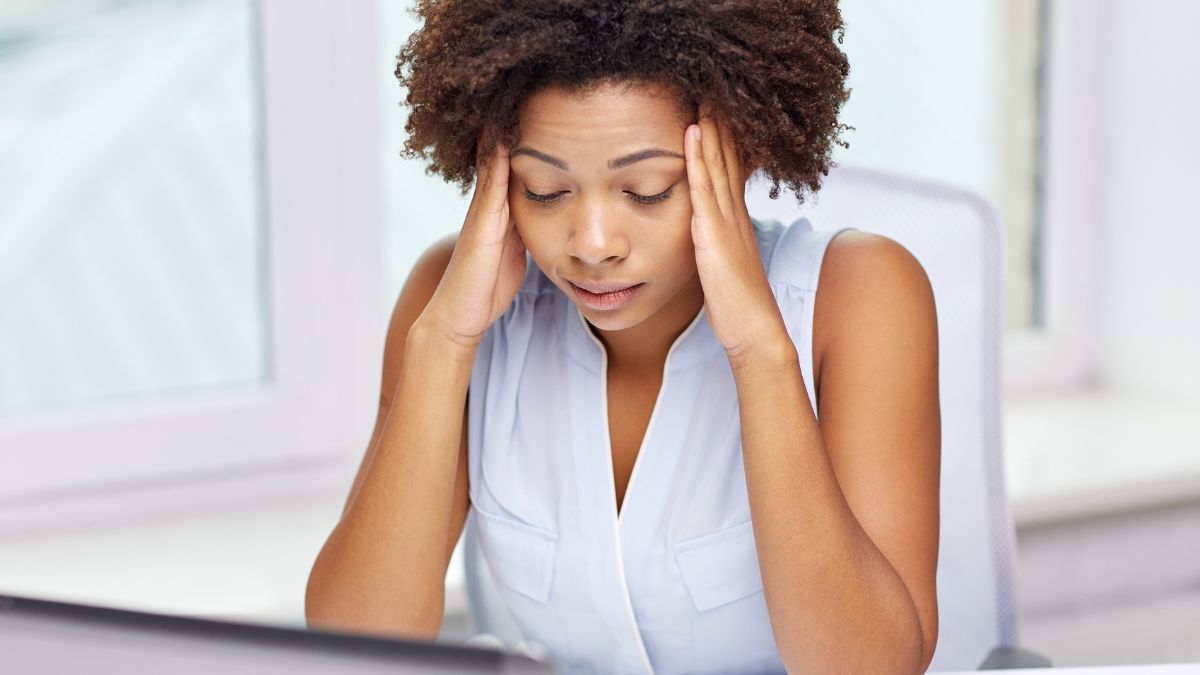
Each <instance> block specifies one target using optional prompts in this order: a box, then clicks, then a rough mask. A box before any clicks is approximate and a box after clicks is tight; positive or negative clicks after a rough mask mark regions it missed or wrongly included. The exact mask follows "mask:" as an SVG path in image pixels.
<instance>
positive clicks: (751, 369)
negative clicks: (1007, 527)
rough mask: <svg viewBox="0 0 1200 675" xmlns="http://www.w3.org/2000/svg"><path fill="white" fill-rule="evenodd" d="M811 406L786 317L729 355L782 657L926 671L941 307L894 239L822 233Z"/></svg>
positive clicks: (799, 666) (824, 664)
mask: <svg viewBox="0 0 1200 675" xmlns="http://www.w3.org/2000/svg"><path fill="white" fill-rule="evenodd" d="M820 283H821V289H822V290H821V291H820V292H819V293H818V295H817V300H816V310H815V311H816V314H815V317H814V319H813V331H814V344H816V342H818V341H819V342H822V343H823V344H825V345H827V347H826V350H825V351H824V354H823V357H822V359H821V360H822V362H823V363H822V365H821V366H820V368H819V372H820V375H819V378H818V380H817V391H816V393H817V397H818V399H819V405H820V412H821V418H820V424H819V425H818V422H817V420H816V418H815V417H814V415H813V412H812V407H811V406H810V402H809V400H808V392H807V391H806V389H805V385H804V380H803V375H802V373H801V372H800V368H799V362H798V359H797V353H796V350H795V346H794V345H793V344H792V342H791V339H790V338H789V337H788V335H787V334H786V332H783V330H782V329H781V332H780V334H779V335H778V336H776V338H775V339H774V340H771V339H767V338H765V337H764V338H763V339H762V340H761V341H760V345H761V347H762V349H761V351H760V352H759V353H757V354H751V355H750V356H749V357H748V358H746V359H745V361H744V362H743V363H741V364H740V366H739V367H736V368H735V380H736V383H737V392H738V402H739V404H740V410H741V421H742V439H743V453H744V459H745V465H746V483H747V487H748V489H749V492H750V511H751V514H752V517H753V520H754V536H755V541H756V544H757V546H758V552H759V564H760V565H761V567H762V575H763V587H764V592H765V594H766V600H767V609H768V613H769V614H770V615H771V626H772V629H773V630H774V632H775V638H776V641H777V642H778V645H779V650H780V655H781V657H782V658H783V662H784V664H785V666H786V667H787V669H788V671H789V672H822V673H826V672H828V673H832V672H853V673H923V672H925V669H926V668H928V667H929V663H930V661H931V660H932V658H933V651H934V648H935V646H936V644H937V634H938V615H937V592H936V576H937V551H938V519H939V504H938V485H939V476H940V457H941V422H940V417H939V415H940V412H939V405H938V400H939V398H938V397H939V394H938V388H937V387H938V378H937V373H938V366H937V358H938V355H937V318H936V313H935V306H934V298H933V293H932V289H931V287H930V285H929V282H928V279H927V278H926V276H925V273H924V270H923V269H922V268H921V266H920V263H918V262H917V261H916V259H915V258H914V257H912V255H911V254H910V253H909V252H908V251H907V250H905V249H904V248H903V247H901V246H900V245H899V244H897V243H896V242H894V241H892V240H889V239H887V238H884V237H879V236H877V235H869V234H866V233H859V232H846V233H843V234H841V235H839V236H837V237H835V238H834V239H833V240H832V241H831V242H830V244H829V249H828V251H827V253H826V256H825V262H824V265H823V268H822V271H821V282H820Z"/></svg>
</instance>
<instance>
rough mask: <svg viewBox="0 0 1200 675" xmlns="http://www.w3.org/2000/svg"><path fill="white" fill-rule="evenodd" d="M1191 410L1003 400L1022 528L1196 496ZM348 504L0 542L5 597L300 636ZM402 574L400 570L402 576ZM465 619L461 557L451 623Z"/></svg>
mask: <svg viewBox="0 0 1200 675" xmlns="http://www.w3.org/2000/svg"><path fill="white" fill-rule="evenodd" d="M1195 410H1196V406H1195V405H1188V404H1187V403H1185V402H1181V401H1175V400H1161V399H1155V398H1152V397H1149V396H1138V395H1131V394H1121V393H1114V392H1104V391H1094V392H1075V393H1070V394H1056V395H1043V396H1036V397H1033V396H1030V397H1023V398H1021V399H1019V400H1010V401H1007V402H1006V412H1005V444H1006V449H1007V452H1006V471H1007V480H1008V489H1009V495H1010V497H1011V499H1012V501H1013V511H1014V518H1015V520H1016V523H1017V526H1018V527H1021V526H1030V525H1037V524H1041V523H1047V522H1053V521H1060V520H1069V519H1073V518H1081V517H1087V516H1091V515H1098V514H1103V513H1112V512H1114V511H1120V510H1132V509H1140V508H1148V507H1153V506H1156V505H1162V504H1165V503H1172V502H1176V501H1181V500H1185V499H1196V498H1200V452H1198V451H1197V450H1200V429H1198V428H1197V426H1196V425H1195V424H1194V423H1192V421H1191V420H1192V417H1193V416H1194V413H1195ZM344 497H345V495H344V493H343V491H342V490H340V489H339V490H337V491H336V492H332V493H329V494H328V495H327V496H325V497H320V498H311V497H308V498H304V499H292V500H289V501H281V502H278V503H276V504H273V505H257V506H246V505H242V506H238V507H236V508H230V509H229V510H227V511H224V512H214V511H209V512H205V513H203V514H200V515H191V516H174V517H170V518H165V519H160V520H159V521H158V522H150V523H147V522H142V523H133V524H124V525H118V526H110V527H96V526H92V527H89V528H87V529H85V530H83V531H74V532H63V531H61V530H60V531H56V532H54V533H53V534H42V535H38V534H26V535H20V536H9V537H6V538H5V539H4V540H3V541H2V542H0V593H3V592H8V593H12V594H17V595H30V596H34V597H46V598H51V599H62V600H69V601H76V602H84V603H93V604H100V605H111V606H117V607H125V608H130V609H139V610H143V611H152V612H161V613H167V614H182V615H188V616H201V617H211V618H223V619H231V620H238V621H249V622H262V623H269V624H275V625H290V626H295V627H302V626H304V589H305V586H306V584H307V581H308V573H309V570H310V569H311V567H312V563H313V560H315V558H316V555H317V553H318V552H319V551H320V549H321V546H322V545H323V544H324V543H325V538H326V537H327V536H328V535H329V532H330V531H331V530H332V528H333V526H334V524H335V523H336V522H337V517H338V514H339V513H340V512H341V508H342V503H343V499H344ZM397 573H402V572H401V571H397ZM465 609H466V599H465V590H464V580H463V568H462V547H461V545H460V546H459V548H458V549H457V550H456V551H455V553H454V557H453V559H452V560H451V564H450V569H449V571H448V573H447V577H446V615H447V616H448V617H450V616H452V615H458V616H461V615H462V613H463V612H465Z"/></svg>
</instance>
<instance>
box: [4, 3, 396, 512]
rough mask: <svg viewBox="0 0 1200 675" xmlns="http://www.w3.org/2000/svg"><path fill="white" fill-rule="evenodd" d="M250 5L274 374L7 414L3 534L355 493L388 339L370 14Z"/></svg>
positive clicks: (313, 6)
mask: <svg viewBox="0 0 1200 675" xmlns="http://www.w3.org/2000/svg"><path fill="white" fill-rule="evenodd" d="M252 6H253V8H254V10H255V11H256V13H257V16H256V21H255V23H256V26H257V33H258V34H257V35H255V36H253V37H252V38H251V39H256V40H258V41H259V56H260V70H259V73H258V74H257V79H259V80H260V83H261V87H260V93H259V96H260V100H259V101H258V103H259V104H260V111H261V112H260V117H259V119H260V123H261V131H262V140H261V153H262V155H261V156H262V167H261V174H262V178H261V180H262V187H263V191H262V193H261V194H262V195H263V199H264V202H265V209H264V211H265V213H264V214H263V218H264V221H265V223H266V231H267V232H268V235H267V237H266V239H267V241H266V242H265V245H266V250H265V252H264V253H263V254H262V257H263V258H265V260H264V264H266V265H267V269H268V270H269V276H268V278H267V279H266V282H265V285H266V288H265V289H264V293H265V302H264V307H265V310H264V311H266V312H267V314H268V319H267V326H268V328H267V330H266V334H267V336H268V338H267V339H268V340H269V343H270V344H271V354H270V355H269V360H270V361H271V363H272V365H271V366H269V367H268V368H267V369H266V370H267V372H272V373H273V381H270V382H267V383H263V384H262V385H260V386H258V387H255V388H253V389H230V390H227V391H223V392H216V393H212V394H207V395H197V396H194V397H190V398H187V399H179V400H170V401H168V400H144V401H138V402H129V403H128V404H121V405H112V406H105V407H103V408H99V407H98V408H89V409H77V410H70V411H48V412H46V413H44V414H37V415H30V416H21V417H16V418H13V419H9V420H0V463H2V464H4V465H5V466H6V467H9V468H8V470H5V471H0V533H3V534H11V533H14V532H18V531H40V530H44V529H46V528H55V527H59V526H72V527H78V526H80V525H84V524H89V523H110V522H113V521H114V520H122V519H126V518H141V517H144V516H145V514H146V513H148V512H152V513H154V514H156V515H158V514H165V513H179V512H187V511H191V510H195V509H197V508H209V507H212V506H216V505H223V506H229V505H232V504H237V503H245V502H246V501H247V500H252V501H253V500H261V499H264V498H268V497H283V496H296V495H303V494H313V493H314V492H321V493H326V492H329V491H345V490H347V489H348V486H349V484H350V480H351V479H352V477H353V471H354V468H355V466H356V465H357V461H358V460H359V459H360V458H361V456H362V453H363V451H364V449H365V446H366V444H367V443H368V442H369V437H370V434H371V431H372V428H373V424H374V420H375V415H376V412H377V410H378V394H379V369H380V363H381V357H382V354H381V351H382V344H383V337H384V334H385V330H386V322H385V319H386V317H382V316H380V315H379V312H378V308H379V306H380V297H379V296H380V294H381V293H382V288H383V276H384V275H383V260H382V255H381V249H382V239H383V237H382V222H381V220H382V216H381V208H380V186H379V185H378V178H379V167H378V142H379V130H378V111H377V108H378V98H377V93H378V92H377V86H376V82H375V81H374V73H375V72H376V70H377V69H376V67H375V66H376V63H375V61H376V59H377V55H376V52H375V45H376V36H375V32H376V25H375V21H376V16H377V12H376V10H377V8H376V5H375V3H374V2H366V3H341V2H337V1H336V0H303V1H296V2H288V3H280V2H270V1H262V2H256V3H253V5H252Z"/></svg>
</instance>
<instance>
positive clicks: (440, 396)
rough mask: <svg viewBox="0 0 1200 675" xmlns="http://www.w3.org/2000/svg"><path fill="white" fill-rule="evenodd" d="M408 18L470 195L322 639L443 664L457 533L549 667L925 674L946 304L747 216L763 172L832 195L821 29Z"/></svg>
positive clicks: (426, 124) (419, 328) (806, 10)
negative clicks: (436, 644) (755, 179)
mask: <svg viewBox="0 0 1200 675" xmlns="http://www.w3.org/2000/svg"><path fill="white" fill-rule="evenodd" d="M418 11H419V13H420V14H421V16H422V17H423V19H424V26H423V28H422V30H420V31H418V32H416V33H414V34H413V36H412V37H411V38H410V40H409V41H408V43H407V44H406V45H405V47H404V48H403V50H402V51H401V53H400V56H399V58H398V63H397V69H396V70H397V76H398V77H399V78H400V81H401V82H402V83H403V84H404V85H406V86H407V87H408V103H409V105H410V106H411V107H412V114H411V116H410V118H409V120H408V124H407V127H406V128H407V131H408V132H409V134H410V137H409V140H408V141H407V144H406V149H407V151H408V156H410V157H417V156H419V157H424V158H426V159H429V160H431V162H430V171H437V172H439V173H440V174H441V175H442V176H444V177H445V178H446V179H447V180H450V181H455V182H457V183H459V184H460V185H461V186H462V187H463V190H464V194H465V192H466V190H467V189H469V186H470V185H471V183H472V182H475V183H476V186H475V190H474V193H473V195H472V198H471V203H470V207H469V208H468V211H467V215H466V218H465V222H464V223H463V226H462V229H461V232H460V233H459V234H458V235H457V236H456V237H452V238H448V239H446V240H443V241H442V242H439V243H438V244H437V245H435V246H433V247H432V248H431V249H430V250H429V251H427V252H426V253H425V254H424V255H423V256H422V257H421V259H420V260H419V262H418V263H417V264H416V266H415V267H414V269H413V271H412V273H411V275H410V277H409V279H408V282H407V283H406V285H405V287H404V289H403V291H402V292H401V295H400V298H399V300H398V301H397V303H396V308H395V312H394V314H393V317H392V322H391V325H390V328H389V331H388V338H387V345H386V349H385V354H384V368H383V386H382V395H381V403H380V409H379V416H378V420H377V422H376V425H375V431H374V435H373V437H372V439H371V443H370V446H369V449H368V452H367V455H366V457H365V458H364V461H363V465H362V467H361V468H360V470H359V473H358V476H357V478H356V480H355V483H354V486H353V488H352V490H351V494H350V497H349V499H348V501H347V504H346V509H345V511H344V514H343V517H342V520H341V522H340V523H339V524H338V526H337V527H336V528H335V530H334V531H333V533H332V534H331V535H330V537H329V540H328V541H327V542H326V544H325V547H324V548H323V549H322V551H321V554H320V556H319V557H318V559H317V561H316V563H315V564H314V567H313V572H312V576H311V577H310V580H309V588H308V593H307V613H308V617H309V621H310V623H311V624H314V625H317V624H320V625H326V626H340V627H346V628H353V629H356V630H360V631H363V630H365V631H377V632H383V633H388V634H400V635H409V636H413V635H415V636H421V637H425V638H429V639H432V638H434V637H435V636H436V635H437V634H438V630H439V627H440V625H441V622H442V618H443V607H444V605H443V602H444V598H443V581H444V578H445V572H446V568H447V565H448V564H449V559H450V555H451V552H452V551H453V550H454V547H455V544H456V542H457V541H458V539H459V536H460V534H461V532H462V530H463V525H464V522H465V518H466V516H467V514H468V513H471V514H473V518H474V520H473V522H474V523H475V529H476V530H477V533H478V536H479V542H480V545H481V548H482V550H483V552H484V554H485V557H486V559H487V562H488V567H489V569H490V571H491V573H492V575H493V577H494V578H495V580H496V581H497V588H498V590H499V591H500V593H501V594H502V596H503V599H504V601H505V604H506V606H507V608H508V610H509V611H510V612H511V613H512V615H513V618H514V619H515V621H516V622H517V624H518V625H519V626H520V628H521V630H522V632H523V633H524V635H525V637H526V638H527V639H529V640H531V641H535V642H537V643H540V644H541V645H544V646H545V647H546V648H547V649H548V650H549V651H550V653H551V655H552V657H553V658H554V660H555V662H556V665H557V666H558V667H559V668H560V669H562V670H564V671H594V672H656V673H678V672H701V671H723V672H764V671H780V670H784V669H786V670H788V671H791V672H814V673H817V672H820V673H825V672H852V673H881V672H897V673H919V672H923V671H924V670H925V668H926V667H927V666H928V664H929V662H930V660H931V659H932V657H933V650H934V646H935V644H936V640H937V597H936V589H935V576H936V566H937V543H938V480H939V465H940V418H939V404H938V388H937V382H938V378H937V367H938V366H937V324H936V317H935V311H934V301H933V294H932V291H931V288H930V285H929V282H928V279H927V278H926V275H925V273H924V271H923V269H922V268H921V266H920V264H919V263H918V262H917V261H916V260H915V258H914V257H913V256H912V255H911V254H910V253H909V252H908V251H907V250H906V249H904V248H903V247H902V246H900V245H899V244H897V243H896V242H894V241H892V240H890V239H888V238H885V237H881V236H877V235H872V234H868V233H865V232H860V231H856V230H847V229H843V230H838V231H834V232H827V231H822V232H815V231H812V230H811V229H809V228H808V227H807V222H806V221H803V220H800V221H797V222H796V223H793V224H792V225H791V226H789V227H784V226H783V225H782V224H780V223H778V222H775V221H770V222H759V221H757V220H754V219H753V218H751V216H750V214H749V213H748V212H747V208H746V205H745V202H744V198H743V195H744V190H745V185H746V181H747V179H748V178H749V176H750V175H751V174H752V173H754V172H755V171H761V172H762V173H763V174H765V175H766V176H767V177H769V178H770V179H771V180H772V182H773V187H772V191H771V196H772V198H775V197H776V196H777V195H778V193H779V184H780V183H781V182H783V183H786V184H787V185H788V186H790V187H791V188H792V189H794V190H795V191H796V195H797V199H798V200H801V201H802V200H803V196H804V192H805V191H811V192H815V191H817V190H818V189H819V187H820V177H821V176H822V175H824V174H825V173H827V171H828V168H829V165H830V155H831V147H832V144H833V143H835V142H838V141H837V136H838V134H839V132H841V131H842V130H844V126H843V125H840V124H839V123H838V121H837V113H838V110H839V109H840V107H841V105H842V104H843V102H844V101H845V99H846V96H847V93H848V92H847V90H846V89H845V86H844V83H845V77H846V74H847V71H848V66H847V62H846V59H845V56H844V55H843V54H842V52H841V51H840V49H839V48H838V46H837V42H838V41H840V35H841V30H842V20H841V17H840V13H839V11H838V8H837V5H836V3H835V2H818V1H814V2H760V1H753V2H751V1H746V2H724V3H707V2H578V1H574V0H562V1H558V2H551V1H548V0H528V1H521V0H516V1H514V0H505V1H504V2H483V1H478V0H473V1H471V2H447V1H444V0H443V1H442V2H419V3H418ZM476 177H478V180H477V181H476V180H475V179H476ZM531 263H532V264H531ZM818 287H819V288H820V292H819V293H818V292H817V289H818ZM460 411H461V412H460ZM818 416H819V419H820V422H819V423H818ZM456 450H457V454H456V452H455V451H456Z"/></svg>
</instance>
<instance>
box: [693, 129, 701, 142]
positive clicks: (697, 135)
mask: <svg viewBox="0 0 1200 675" xmlns="http://www.w3.org/2000/svg"><path fill="white" fill-rule="evenodd" d="M692 140H696V141H698V140H700V127H692Z"/></svg>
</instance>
